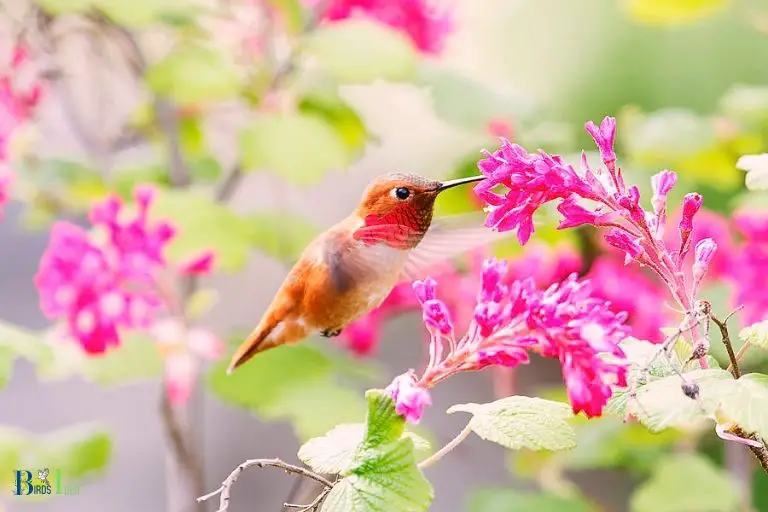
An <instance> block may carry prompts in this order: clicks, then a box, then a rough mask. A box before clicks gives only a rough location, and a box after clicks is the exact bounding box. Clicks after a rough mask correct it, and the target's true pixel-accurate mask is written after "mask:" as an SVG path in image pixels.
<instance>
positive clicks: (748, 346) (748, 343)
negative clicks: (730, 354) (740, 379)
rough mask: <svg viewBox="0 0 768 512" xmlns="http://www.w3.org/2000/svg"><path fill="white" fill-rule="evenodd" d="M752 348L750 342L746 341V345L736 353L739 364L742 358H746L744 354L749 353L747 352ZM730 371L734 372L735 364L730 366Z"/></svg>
mask: <svg viewBox="0 0 768 512" xmlns="http://www.w3.org/2000/svg"><path fill="white" fill-rule="evenodd" d="M751 346H752V344H751V343H750V342H749V340H746V341H745V342H744V344H743V345H742V346H741V348H740V349H739V351H738V352H736V362H737V363H738V362H739V361H741V358H742V357H744V354H746V353H747V350H749V348H750V347H751ZM728 371H729V372H732V371H733V364H729V365H728Z"/></svg>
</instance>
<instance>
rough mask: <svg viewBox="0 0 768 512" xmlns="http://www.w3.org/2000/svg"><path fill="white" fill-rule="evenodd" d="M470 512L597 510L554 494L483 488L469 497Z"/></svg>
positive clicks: (583, 511) (578, 511)
mask: <svg viewBox="0 0 768 512" xmlns="http://www.w3.org/2000/svg"><path fill="white" fill-rule="evenodd" d="M468 511H469V512H517V511H521V512H523V511H531V512H534V511H535V512H595V509H594V508H592V507H591V506H589V505H588V504H587V503H585V502H583V501H581V500H578V499H572V498H563V497H561V496H556V495H554V494H548V493H534V492H526V491H518V490H514V489H504V488H500V489H481V490H476V491H473V492H472V494H471V495H470V498H469V506H468Z"/></svg>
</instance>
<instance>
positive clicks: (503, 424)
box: [448, 396, 576, 450]
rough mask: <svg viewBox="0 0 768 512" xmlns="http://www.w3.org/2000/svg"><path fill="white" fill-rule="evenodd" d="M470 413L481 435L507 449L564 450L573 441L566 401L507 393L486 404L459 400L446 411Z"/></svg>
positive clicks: (569, 412)
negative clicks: (459, 402)
mask: <svg viewBox="0 0 768 512" xmlns="http://www.w3.org/2000/svg"><path fill="white" fill-rule="evenodd" d="M457 411H460V412H468V413H470V414H472V419H471V420H470V422H469V426H470V428H471V429H472V431H474V432H475V433H476V434H477V435H478V436H480V437H481V438H483V439H485V440H488V441H492V442H494V443H498V444H500V445H502V446H505V447H507V448H509V449H511V450H519V449H520V448H528V449H531V450H565V449H567V448H573V447H574V446H575V444H576V432H575V431H574V430H573V427H572V426H571V425H569V424H568V421H567V420H568V419H569V418H571V417H572V416H573V414H572V412H571V408H570V406H569V405H568V404H565V403H562V402H553V401H551V400H543V399H541V398H531V397H527V396H510V397H507V398H502V399H501V400H496V401H495V402H491V403H488V404H473V403H470V404H459V405H454V406H452V407H451V408H450V409H448V413H449V414H451V413H454V412H457Z"/></svg>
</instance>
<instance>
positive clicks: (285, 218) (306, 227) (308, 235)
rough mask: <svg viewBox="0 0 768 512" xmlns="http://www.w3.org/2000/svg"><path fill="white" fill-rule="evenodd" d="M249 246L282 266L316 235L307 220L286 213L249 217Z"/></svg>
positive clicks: (292, 260) (296, 256)
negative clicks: (281, 263) (250, 242)
mask: <svg viewBox="0 0 768 512" xmlns="http://www.w3.org/2000/svg"><path fill="white" fill-rule="evenodd" d="M248 220H249V221H250V222H251V223H252V225H253V234H252V237H251V240H252V244H253V246H254V247H256V248H257V249H259V250H260V251H262V252H264V253H265V254H268V255H269V256H272V257H273V258H275V259H277V260H280V261H283V262H285V263H293V262H295V261H297V260H298V259H299V256H301V253H302V251H303V250H304V248H305V247H306V246H307V245H308V244H309V243H310V242H311V241H312V239H314V238H315V236H317V235H318V234H319V233H320V228H319V227H318V226H317V225H315V224H313V223H312V222H311V221H309V220H307V219H305V218H303V217H299V216H298V215H296V214H294V213H290V212H282V211H273V212H263V213H256V214H252V215H250V216H249V217H248Z"/></svg>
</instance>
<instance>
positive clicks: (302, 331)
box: [227, 314, 309, 375]
mask: <svg viewBox="0 0 768 512" xmlns="http://www.w3.org/2000/svg"><path fill="white" fill-rule="evenodd" d="M308 332H309V329H308V328H307V326H306V324H305V323H304V322H303V321H302V319H301V318H298V317H296V316H289V317H286V316H281V315H277V314H271V315H270V314H268V315H265V318H264V319H263V320H262V321H261V322H260V323H259V325H258V327H256V328H255V329H254V330H253V332H251V334H250V335H248V338H246V340H245V341H244V342H243V343H242V344H240V346H239V347H238V348H237V351H236V352H235V354H234V355H233V356H232V361H231V362H230V363H229V367H228V368H227V375H230V374H231V373H232V372H233V371H235V369H237V368H238V367H239V366H242V365H243V364H244V363H246V362H247V361H248V360H249V359H251V358H252V357H253V356H255V355H256V354H258V353H260V352H264V351H265V350H269V349H270V348H274V347H278V346H280V345H283V344H285V343H292V342H295V341H300V340H302V339H304V338H305V337H306V336H307V334H308Z"/></svg>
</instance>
